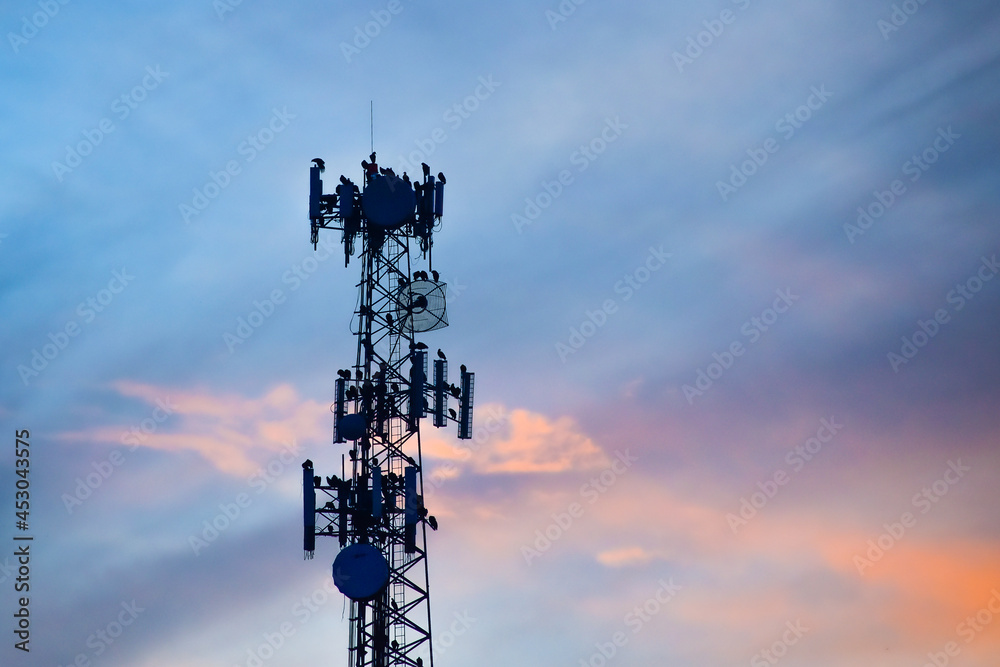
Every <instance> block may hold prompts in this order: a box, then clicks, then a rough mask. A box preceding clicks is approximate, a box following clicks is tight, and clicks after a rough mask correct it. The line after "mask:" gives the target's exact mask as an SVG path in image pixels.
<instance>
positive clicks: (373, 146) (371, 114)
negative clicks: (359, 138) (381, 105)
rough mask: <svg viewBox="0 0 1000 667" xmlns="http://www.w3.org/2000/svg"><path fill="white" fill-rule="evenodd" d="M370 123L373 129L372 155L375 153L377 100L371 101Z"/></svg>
mask: <svg viewBox="0 0 1000 667" xmlns="http://www.w3.org/2000/svg"><path fill="white" fill-rule="evenodd" d="M369 104H370V105H371V106H370V107H369V111H368V113H369V115H368V123H369V127H371V139H372V153H374V152H375V100H369Z"/></svg>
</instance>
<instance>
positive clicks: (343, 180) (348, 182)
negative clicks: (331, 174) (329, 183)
mask: <svg viewBox="0 0 1000 667" xmlns="http://www.w3.org/2000/svg"><path fill="white" fill-rule="evenodd" d="M340 182H341V183H343V184H344V185H350V184H351V182H350V181H349V180H347V177H345V176H344V175H343V174H341V175H340Z"/></svg>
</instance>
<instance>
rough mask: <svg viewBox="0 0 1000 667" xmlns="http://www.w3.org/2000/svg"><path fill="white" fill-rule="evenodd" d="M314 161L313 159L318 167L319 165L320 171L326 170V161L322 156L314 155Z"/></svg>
mask: <svg viewBox="0 0 1000 667" xmlns="http://www.w3.org/2000/svg"><path fill="white" fill-rule="evenodd" d="M312 161H313V164H314V165H316V166H317V167H319V170H320V173H322V172H324V171H326V163H325V162H323V160H322V159H321V158H318V157H314V158H313V160H312Z"/></svg>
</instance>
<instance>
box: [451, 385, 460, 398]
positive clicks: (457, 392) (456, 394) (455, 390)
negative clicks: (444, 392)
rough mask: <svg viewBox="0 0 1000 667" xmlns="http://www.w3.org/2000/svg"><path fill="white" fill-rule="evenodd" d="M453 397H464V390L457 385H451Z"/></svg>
mask: <svg viewBox="0 0 1000 667" xmlns="http://www.w3.org/2000/svg"><path fill="white" fill-rule="evenodd" d="M451 395H452V396H454V397H455V398H458V397H459V396H461V395H462V390H461V389H459V388H458V387H456V386H455V385H451Z"/></svg>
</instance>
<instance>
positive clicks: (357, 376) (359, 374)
mask: <svg viewBox="0 0 1000 667" xmlns="http://www.w3.org/2000/svg"><path fill="white" fill-rule="evenodd" d="M364 376H365V374H364V373H362V372H361V370H360V369H358V370H356V371H354V377H356V378H357V379H359V380H360V379H361V378H363V377H364Z"/></svg>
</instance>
